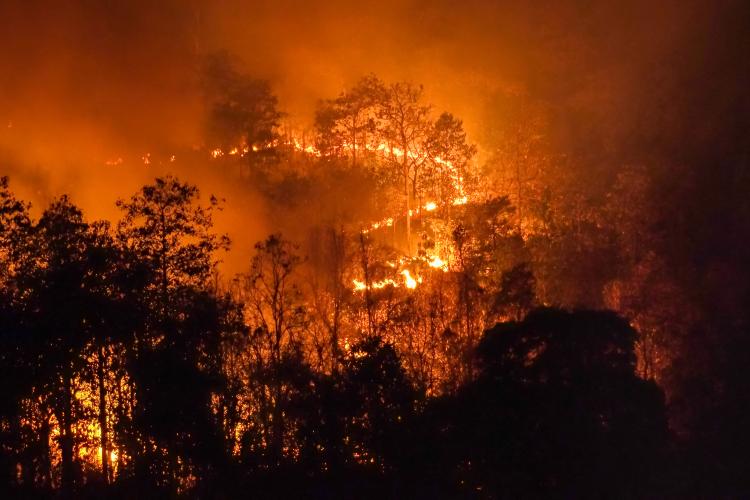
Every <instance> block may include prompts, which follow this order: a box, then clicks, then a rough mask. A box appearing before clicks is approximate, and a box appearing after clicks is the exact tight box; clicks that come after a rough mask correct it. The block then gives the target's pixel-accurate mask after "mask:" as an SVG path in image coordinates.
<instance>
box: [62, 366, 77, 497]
mask: <svg viewBox="0 0 750 500" xmlns="http://www.w3.org/2000/svg"><path fill="white" fill-rule="evenodd" d="M72 399H73V390H72V381H71V375H70V367H69V366H67V367H66V369H65V370H64V373H63V407H62V412H61V413H60V417H61V418H60V422H59V425H60V450H61V451H62V485H61V489H62V496H63V498H72V496H73V482H74V474H73V429H72V428H73V425H72V417H73V415H72V413H73V411H72V410H73V401H72Z"/></svg>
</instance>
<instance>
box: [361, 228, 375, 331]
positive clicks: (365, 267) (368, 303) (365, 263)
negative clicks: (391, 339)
mask: <svg viewBox="0 0 750 500" xmlns="http://www.w3.org/2000/svg"><path fill="white" fill-rule="evenodd" d="M359 246H360V252H361V258H362V260H361V263H362V272H363V273H364V275H365V290H364V295H365V309H366V310H367V333H368V334H369V335H372V334H373V330H374V329H375V325H374V320H373V315H372V298H371V297H370V262H369V259H368V257H367V247H366V245H365V234H364V233H359Z"/></svg>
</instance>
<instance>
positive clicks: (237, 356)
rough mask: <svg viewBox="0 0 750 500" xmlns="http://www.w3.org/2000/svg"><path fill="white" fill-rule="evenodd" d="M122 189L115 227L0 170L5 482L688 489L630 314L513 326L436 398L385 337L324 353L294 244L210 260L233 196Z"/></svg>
mask: <svg viewBox="0 0 750 500" xmlns="http://www.w3.org/2000/svg"><path fill="white" fill-rule="evenodd" d="M118 205H119V206H120V208H121V209H122V210H123V218H122V219H121V221H120V222H119V223H118V224H117V226H116V227H110V226H109V225H108V224H106V223H99V222H96V223H90V222H87V221H86V220H85V218H84V217H83V215H82V213H81V211H80V210H79V209H78V208H76V207H75V206H74V205H73V204H72V203H71V202H70V200H68V199H67V198H66V197H62V198H60V199H59V200H57V201H55V202H53V203H52V204H51V205H50V206H49V207H48V208H47V209H46V210H45V211H44V213H43V214H42V215H41V217H39V218H38V219H37V220H34V219H32V217H31V216H30V215H29V213H28V206H27V205H26V204H24V203H23V202H21V201H18V200H17V199H16V198H15V197H14V196H13V194H12V192H11V191H10V190H9V188H8V182H7V179H3V183H2V258H3V264H4V267H3V287H2V302H1V303H0V306H1V307H2V309H3V310H2V325H1V329H0V342H2V349H1V350H0V353H1V356H0V362H1V363H2V364H1V365H0V366H1V368H2V374H3V376H2V378H1V379H0V380H2V383H3V399H2V408H1V410H2V413H1V414H0V422H1V423H2V427H1V429H2V449H1V450H0V451H1V454H0V459H1V462H0V464H1V465H2V485H3V486H2V488H3V495H4V496H35V497H39V496H58V495H59V496H62V497H85V496H104V495H106V496H108V497H118V496H122V497H132V496H135V495H141V496H146V497H151V496H188V497H199V498H235V497H237V496H245V495H247V494H251V495H253V496H258V497H269V498H280V497H313V498H331V497H338V498H353V497H357V498H361V497H372V498H382V497H402V498H413V497H425V498H428V497H430V498H434V497H516V496H568V495H573V494H582V495H586V494H587V493H589V494H590V495H591V496H600V495H601V496H605V495H609V494H614V495H621V496H649V495H652V494H654V493H660V494H661V493H664V492H668V491H670V490H669V489H668V484H665V477H667V476H665V469H666V468H668V464H669V463H670V462H669V460H668V459H667V457H669V454H670V453H671V449H670V436H669V433H668V431H667V426H666V418H665V408H664V402H663V397H662V394H661V392H660V390H659V389H658V388H657V387H656V385H655V384H654V383H653V382H647V381H644V380H642V379H641V378H639V377H637V376H636V371H635V369H636V358H635V351H634V342H635V339H636V333H635V331H634V330H633V329H632V328H631V327H630V326H629V325H628V324H627V323H626V322H625V321H624V320H622V319H620V318H619V317H617V316H616V315H615V314H614V313H606V312H572V313H570V312H564V311H561V310H556V309H539V310H535V311H532V312H531V313H529V315H528V316H527V317H526V319H525V320H523V321H520V322H507V323H502V324H498V325H497V326H496V327H494V328H492V329H490V330H488V331H487V332H485V334H484V335H483V336H482V339H481V341H480V342H479V343H478V346H477V348H476V350H475V353H474V355H472V356H470V359H467V361H466V362H467V363H468V364H469V365H471V369H470V371H471V372H472V373H473V375H472V376H471V377H469V378H468V379H467V380H466V381H465V382H464V383H463V384H462V385H460V386H459V387H458V388H457V390H455V391H451V392H444V393H442V394H440V395H433V396H429V395H428V394H427V393H426V392H425V387H424V386H423V385H420V384H419V383H417V382H416V381H415V380H414V378H413V377H411V376H410V375H409V374H408V373H407V370H406V369H405V368H404V365H403V361H402V359H401V356H400V353H399V351H398V350H397V348H396V347H395V346H394V344H393V343H391V342H388V341H386V340H385V339H384V337H383V336H382V335H379V334H377V333H374V334H365V335H364V336H362V338H361V339H360V340H358V341H357V342H355V343H353V344H352V345H349V344H348V343H347V344H346V346H345V348H341V349H333V350H332V354H331V358H330V359H329V360H328V362H327V367H326V368H321V367H315V366H313V364H312V363H311V362H310V358H309V357H308V356H307V355H306V354H305V349H306V348H305V344H306V339H305V338H303V337H304V336H305V335H309V333H307V330H308V329H310V328H311V326H310V320H309V319H305V312H304V311H303V310H302V308H301V306H300V304H301V302H299V300H300V298H299V296H298V295H299V294H298V290H296V285H294V284H293V283H292V281H291V277H292V275H293V273H295V271H296V266H299V265H300V263H301V260H300V259H299V258H298V257H296V255H295V253H294V247H293V246H292V245H291V244H290V243H288V242H286V241H284V240H283V239H281V238H279V237H278V236H272V237H270V238H269V239H268V240H267V241H266V242H264V243H261V244H258V246H257V253H256V256H255V258H254V260H253V263H252V266H251V271H250V272H249V274H248V275H247V276H245V277H244V278H243V279H244V280H245V281H246V287H245V290H246V292H245V294H244V295H242V296H241V297H240V296H237V295H236V294H235V295H232V294H230V293H228V292H227V291H222V289H221V288H219V287H217V284H216V280H215V279H214V276H213V275H212V271H213V268H214V266H215V264H216V262H215V261H214V253H215V252H216V251H217V250H220V249H222V248H224V247H226V246H227V245H228V242H227V241H226V239H225V238H223V237H221V236H218V235H215V234H214V233H213V232H212V230H211V224H212V222H211V212H212V210H213V209H214V208H215V207H216V205H217V202H216V200H214V199H213V198H212V200H211V203H210V204H209V205H208V206H201V205H200V204H199V203H198V193H197V190H196V189H195V188H194V187H192V186H190V185H188V184H184V183H181V182H180V181H178V180H177V179H174V178H165V179H157V181H156V183H154V184H152V185H148V186H145V187H144V188H143V189H142V190H141V191H139V192H138V193H137V194H136V195H134V196H133V197H132V198H131V199H130V200H125V201H120V202H118ZM240 298H241V299H242V301H241V302H240ZM243 309H249V313H248V316H247V318H251V320H250V321H249V322H248V321H245V318H244V317H243ZM329 341H330V339H329ZM103 429H104V430H105V431H104V432H102V430H103ZM635 478H637V479H635Z"/></svg>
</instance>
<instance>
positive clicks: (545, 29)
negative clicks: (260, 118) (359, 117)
mask: <svg viewBox="0 0 750 500" xmlns="http://www.w3.org/2000/svg"><path fill="white" fill-rule="evenodd" d="M746 10H747V9H744V8H743V6H742V4H741V3H739V2H718V3H717V2H707V1H706V2H678V1H667V2H657V3H654V2H646V1H636V2H620V3H612V2H589V1H570V2H552V3H546V2H545V3H537V2H487V1H481V0H467V1H463V2H459V3H457V2H454V1H450V0H435V1H420V0H410V1H409V0H407V1H395V0H381V1H372V2H351V1H342V0H333V1H327V2H307V1H294V0H259V1H240V0H216V1H200V0H194V1H184V0H183V1H179V0H162V1H159V2H153V1H148V0H131V1H115V0H106V1H102V0H79V1H64V2H59V1H34V0H28V1H24V0H6V1H5V2H3V3H2V4H1V5H0V19H2V29H0V45H1V46H2V47H3V50H2V51H0V75H2V76H0V162H2V164H1V166H0V170H1V171H2V173H3V174H6V173H7V174H9V175H11V177H12V182H13V186H14V188H15V189H17V190H18V191H19V193H20V194H22V195H24V196H26V197H28V198H30V199H32V200H33V201H34V202H36V203H37V204H38V205H42V206H43V205H44V203H46V202H47V201H49V199H50V198H51V197H53V196H57V195H59V194H62V193H70V194H71V195H72V196H73V198H74V200H76V201H77V202H78V203H79V204H81V205H82V206H83V208H84V209H85V210H86V211H87V213H88V214H89V216H90V217H94V218H95V217H114V216H115V213H114V209H113V201H114V200H115V199H116V198H118V197H123V196H127V195H129V194H130V193H131V192H133V191H135V189H137V187H138V186H139V185H141V184H143V183H144V182H147V181H148V180H150V179H152V178H153V177H154V176H155V175H159V174H162V173H165V172H171V173H174V174H176V175H178V176H180V177H181V178H184V179H186V180H189V181H191V182H194V183H197V184H199V185H200V186H201V187H202V188H203V191H204V192H208V191H217V192H216V194H218V195H220V196H224V197H226V198H227V199H228V209H227V211H226V216H225V218H226V220H227V221H228V222H226V224H224V226H223V227H226V228H229V229H230V233H232V236H234V237H235V239H236V240H237V239H238V235H239V241H241V242H242V243H241V246H242V249H243V250H242V251H246V248H248V247H249V243H248V242H249V241H251V240H253V239H260V238H262V236H263V235H262V232H263V231H265V230H266V229H267V228H266V227H265V225H266V224H265V223H264V216H263V213H264V210H265V209H264V207H262V205H261V203H260V201H258V199H257V197H256V196H255V195H254V194H253V192H252V190H251V189H247V188H243V189H240V188H239V187H238V186H236V185H234V184H232V183H227V182H225V181H221V180H219V177H218V176H216V175H214V174H213V173H212V168H211V166H210V165H207V164H205V163H203V162H200V161H197V160H191V161H189V162H184V161H182V160H181V158H180V157H179V156H178V157H177V158H176V161H174V162H169V158H170V156H171V155H172V154H174V152H175V151H178V152H179V151H190V150H192V148H193V147H194V146H199V145H200V144H201V141H202V137H203V136H202V123H203V116H204V106H203V101H202V98H201V92H200V86H199V75H198V68H199V67H200V63H201V59H202V57H203V56H205V55H206V54H210V53H212V52H214V51H217V50H227V51H229V52H230V53H232V54H235V55H236V56H237V57H238V58H239V59H240V60H242V61H243V62H244V67H243V70H244V71H245V72H246V73H248V74H250V75H252V76H254V77H257V78H264V79H268V80H269V81H270V82H271V85H272V87H273V89H274V91H275V92H276V93H277V94H278V95H279V98H280V103H281V107H282V108H283V109H284V111H286V112H287V113H288V120H289V122H290V123H292V124H294V125H295V126H299V127H309V125H310V122H311V117H312V112H313V110H314V107H315V103H316V101H317V100H318V99H321V98H326V97H331V96H334V95H336V94H337V93H338V92H339V91H341V90H342V88H344V87H345V86H347V85H350V84H351V83H353V82H354V81H356V80H357V79H358V78H360V77H361V76H363V75H365V74H367V73H370V72H374V73H376V74H378V75H379V76H380V77H381V78H383V79H384V80H387V81H394V80H410V81H413V82H417V83H423V84H424V85H425V90H426V93H427V96H428V99H429V100H430V101H431V102H432V103H434V104H435V106H436V108H437V110H449V111H451V112H453V113H454V114H456V115H457V116H459V117H461V118H463V119H464V121H465V125H466V128H467V130H468V132H469V134H470V136H471V137H472V138H473V139H474V140H475V141H478V142H480V143H481V145H482V146H484V147H485V148H491V147H492V144H491V143H488V141H489V139H487V138H488V137H491V129H492V128H493V127H497V126H498V125H499V124H502V121H503V119H504V117H503V116H502V113H501V109H499V108H498V107H497V106H496V102H497V98H498V96H504V95H522V96H526V97H527V98H528V99H531V100H534V101H538V102H541V103H543V104H544V105H545V106H547V108H548V109H549V110H550V113H551V120H552V121H551V126H550V130H549V134H550V141H551V142H552V143H553V144H555V146H556V147H557V148H558V149H559V150H560V151H563V152H565V153H566V154H568V155H574V156H576V157H577V158H580V159H581V160H580V161H581V165H583V166H584V167H583V168H587V169H591V172H592V175H593V174H595V173H596V174H597V175H598V173H601V172H602V171H611V170H613V169H615V168H617V166H618V165H622V164H625V163H632V162H638V161H643V160H644V159H646V158H653V156H654V155H662V156H666V157H668V158H670V159H675V161H677V160H680V161H682V162H683V163H685V162H687V163H689V162H690V161H692V160H691V159H692V158H695V157H697V156H701V155H703V156H706V155H707V154H708V153H709V152H710V151H711V147H710V144H711V143H712V141H714V139H716V138H722V141H721V144H722V151H729V150H732V149H733V148H734V146H735V145H736V144H737V143H738V141H740V140H741V139H739V138H738V137H737V136H736V134H735V135H732V134H733V133H734V131H736V130H737V129H738V127H740V126H741V125H742V120H741V119H738V118H734V119H732V123H728V122H727V121H726V118H727V116H728V115H729V116H731V114H732V111H733V109H737V100H738V99H740V98H741V97H740V96H741V95H742V94H743V92H744V91H743V90H741V89H746V88H747V85H746V84H747V83H748V71H747V66H748V62H747V60H748V59H747V56H746V54H747V50H748V48H749V47H748V43H747V38H748V37H747V35H746V34H745V32H746V30H744V29H743V26H747V23H746V21H747V13H746V12H745V11H746ZM742 99H744V100H743V101H742V102H743V103H744V104H742V105H741V106H740V108H739V109H744V110H745V111H746V110H747V101H746V98H742ZM742 106H744V108H743V107H742ZM743 116H745V117H746V116H748V115H747V113H744V115H743ZM744 121H746V118H745V119H744ZM728 127H729V128H730V130H729V131H728V130H727V128H728ZM745 130H747V127H745ZM728 132H729V134H730V135H729V137H727V133H728ZM732 141H734V142H732ZM147 153H149V154H150V155H151V159H152V161H151V162H150V164H149V165H145V164H144V162H143V160H142V157H143V156H144V155H146V154H147ZM734 153H736V151H734V152H733V154H734ZM118 158H121V159H122V162H120V163H119V164H116V165H106V162H107V161H113V160H117V159H118ZM234 224H237V226H236V227H233V225H234ZM237 227H240V228H242V229H241V230H239V229H237Z"/></svg>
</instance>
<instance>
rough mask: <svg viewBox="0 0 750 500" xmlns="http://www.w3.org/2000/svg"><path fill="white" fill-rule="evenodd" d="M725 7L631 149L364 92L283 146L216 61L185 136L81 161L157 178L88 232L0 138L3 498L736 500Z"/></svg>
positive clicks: (561, 128)
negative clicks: (710, 79)
mask: <svg viewBox="0 0 750 500" xmlns="http://www.w3.org/2000/svg"><path fill="white" fill-rule="evenodd" d="M730 3H731V2H730ZM741 12H742V14H746V13H745V12H744V10H742V11H741ZM739 13H740V10H739V9H738V10H732V9H729V8H727V9H726V11H723V12H722V13H721V15H719V14H717V18H719V19H721V20H722V21H723V23H724V24H722V26H723V28H722V29H723V33H724V34H725V35H726V40H725V39H724V38H717V37H716V35H717V31H715V29H719V28H715V27H711V28H706V31H701V32H700V33H699V34H698V35H695V36H699V35H700V36H699V41H698V42H697V46H698V47H700V48H701V50H694V49H695V45H691V46H690V51H687V49H686V52H689V53H690V57H689V58H687V59H688V60H690V61H695V63H694V64H693V63H691V64H686V66H685V67H683V68H681V70H680V71H677V70H674V71H675V72H676V73H678V74H679V77H675V80H674V81H675V82H676V83H674V84H673V85H666V86H665V87H664V88H660V87H658V86H655V87H654V88H653V89H652V88H649V92H647V93H646V94H647V95H646V96H642V95H639V96H636V93H635V91H632V92H633V93H632V94H631V93H627V95H626V97H627V100H628V106H632V107H634V108H638V109H648V113H647V115H648V117H649V119H645V120H644V121H639V120H635V121H636V122H637V126H632V127H631V128H628V130H627V131H626V132H622V135H617V134H619V132H617V133H616V132H612V131H611V130H608V131H607V132H606V133H605V132H603V131H602V130H596V128H597V127H596V126H591V127H590V128H587V127H588V126H590V125H591V123H589V122H586V120H589V119H591V117H590V116H588V115H586V113H585V112H584V111H581V109H580V108H579V106H583V105H582V104H580V102H578V101H577V100H574V101H571V102H567V103H566V104H567V105H568V106H569V107H565V106H563V105H562V104H561V98H559V97H556V98H554V99H553V98H551V97H549V95H547V97H546V98H545V97H542V96H541V94H540V93H539V92H536V93H535V92H533V91H528V90H518V89H510V90H507V89H506V90H503V91H500V92H497V93H495V94H493V97H492V99H491V101H490V102H489V104H487V106H488V107H490V108H491V112H488V118H486V120H485V121H484V122H483V126H482V127H481V133H479V134H478V133H477V132H476V130H477V128H476V126H475V125H472V126H469V123H468V121H467V122H465V121H464V119H463V118H462V117H461V116H460V115H459V114H457V113H454V112H453V111H451V110H444V109H443V104H444V101H440V102H437V101H436V100H433V97H434V96H435V95H436V94H435V93H433V92H432V90H431V87H436V86H439V85H438V82H435V81H423V82H419V81H415V80H412V79H406V78H403V79H401V78H390V75H389V76H388V77H385V76H381V75H379V74H378V73H375V72H369V73H368V72H363V73H361V74H359V75H358V76H357V77H356V78H353V79H349V80H347V82H346V83H344V84H343V85H340V86H339V87H338V90H337V91H335V92H333V93H331V94H329V95H325V96H323V97H321V98H319V99H317V100H315V101H314V109H313V112H312V113H311V120H310V123H309V124H307V125H300V123H301V122H302V120H301V119H300V118H298V117H295V116H294V115H293V113H291V112H290V111H288V109H290V108H289V107H287V104H286V103H285V102H284V100H283V98H282V97H280V96H279V94H278V93H277V89H276V87H275V84H274V81H273V79H272V78H267V77H266V76H265V75H263V72H262V71H259V70H257V68H252V67H249V66H248V65H246V64H244V62H243V59H242V57H241V56H239V55H238V54H235V53H233V52H231V51H228V50H215V51H206V52H205V53H201V54H200V57H197V58H196V61H197V62H196V64H195V65H193V66H191V67H190V74H191V75H192V77H193V78H194V83H195V86H196V88H197V89H199V90H198V95H199V101H200V105H201V109H203V112H202V113H201V114H200V116H199V117H195V119H194V121H195V122H196V123H197V125H196V126H197V130H199V132H198V134H197V135H198V137H197V138H194V140H193V141H191V142H190V143H189V144H188V143H187V142H185V143H177V142H174V143H168V142H166V141H162V143H161V144H160V147H159V148H154V149H151V150H150V152H147V153H145V152H143V151H144V150H143V149H140V150H138V151H137V152H134V151H125V152H122V151H112V152H111V153H108V154H107V155H106V161H102V162H100V165H99V168H105V169H107V170H108V171H111V172H115V174H117V172H124V171H125V169H127V170H128V171H136V170H137V171H138V172H140V173H139V174H138V176H139V177H138V178H139V179H140V178H141V177H148V179H149V180H148V181H147V182H145V183H143V184H142V185H140V186H139V187H138V188H137V189H135V190H133V191H132V192H129V193H128V194H127V195H123V196H113V197H112V198H107V199H106V200H105V201H106V204H107V206H108V208H107V209H106V211H105V212H106V214H108V215H107V216H99V214H101V213H102V212H101V210H97V209H91V210H89V209H88V208H87V206H88V205H89V202H88V201H86V200H84V202H83V203H79V201H78V199H77V197H76V193H75V191H76V190H75V189H70V190H69V192H68V194H64V193H62V192H56V193H54V195H50V196H46V197H45V196H39V195H38V193H39V191H37V193H36V194H35V193H34V192H30V191H29V190H28V189H27V188H26V186H25V185H28V184H29V182H30V181H29V178H32V177H33V175H32V174H33V172H34V171H33V170H32V169H30V167H19V166H17V164H16V163H13V162H14V161H16V160H15V159H14V157H13V156H12V155H9V154H6V148H7V143H6V142H4V141H6V140H10V139H7V138H5V137H2V136H0V139H2V140H0V162H6V165H5V166H4V165H3V164H2V163H0V394H1V395H2V397H0V497H3V498H50V499H52V498H62V499H71V498H133V497H141V498H176V499H177V498H209V499H213V498H216V499H224V498H226V499H229V498H245V497H251V498H321V499H323V498H742V497H744V496H746V495H748V493H750V477H749V476H748V475H747V471H748V466H750V461H748V459H747V450H748V449H750V433H748V431H747V422H748V421H750V420H749V419H750V373H749V372H748V361H750V316H749V315H748V310H749V309H748V306H750V302H749V299H750V287H748V283H750V264H749V263H750V259H749V257H750V255H749V254H748V250H747V248H748V242H750V223H748V221H750V203H748V196H747V193H748V192H750V191H749V190H750V176H749V175H748V172H750V170H748V168H747V167H748V161H750V138H749V137H748V130H750V129H748V128H747V127H746V125H747V123H746V122H747V117H748V116H750V114H749V113H750V109H748V108H750V103H749V102H748V100H747V97H746V95H745V94H746V87H744V86H743V85H742V84H741V83H742V82H750V64H748V63H747V61H744V62H740V61H739V60H738V59H736V58H734V57H733V55H734V54H735V52H734V50H739V49H736V47H740V48H743V47H744V48H746V49H750V41H749V38H748V37H747V35H746V33H747V31H746V30H745V29H744V28H746V27H747V25H745V24H744V22H743V21H740V20H738V19H739V17H738V14H739ZM170 15H171V14H170ZM745 18H747V19H748V20H750V16H745V17H744V18H743V19H745ZM730 19H733V20H734V22H733V23H732V22H730ZM749 25H750V24H749ZM700 37H705V38H700ZM0 40H1V39H0ZM691 40H692V39H691ZM708 40H710V42H709V41H708ZM717 40H718V41H717ZM149 43H151V42H149ZM693 43H696V42H693ZM724 43H726V46H725V45H724ZM730 45H731V46H732V47H733V49H732V50H731V51H730V50H729V49H726V47H727V46H730ZM724 49H726V50H724ZM670 57H674V58H676V59H679V60H683V59H680V57H681V55H680V54H678V55H676V56H675V55H674V54H673V53H670ZM3 64H4V60H3V59H2V58H0V67H2V65H3ZM547 64H550V66H551V64H552V63H547ZM651 68H652V66H649V69H651ZM709 70H711V71H712V73H711V74H714V75H717V76H716V77H715V80H714V82H715V83H714V84H712V85H707V86H705V87H704V86H700V85H697V84H696V85H693V84H691V83H686V82H691V81H692V80H691V79H690V78H688V76H693V75H695V74H700V75H704V74H706V73H707V72H709V73H710V72H711V71H709ZM686 75H687V76H686ZM683 77H684V78H683ZM660 78H665V79H667V78H666V77H664V76H663V75H657V77H655V79H656V80H658V79H660ZM652 90H653V91H652ZM438 95H439V94H438ZM636 97H637V98H638V99H641V100H638V99H637V98H636ZM667 98H669V99H670V102H671V104H670V105H669V106H667V107H666V108H663V107H660V106H661V105H662V103H663V102H664V100H665V99H667ZM555 99H557V101H555ZM576 99H578V97H577V96H576ZM636 101H637V102H636ZM2 104H3V100H2V99H0V117H2V113H3V112H4V109H6V108H4V107H3V106H2ZM694 106H695V107H694ZM584 107H585V106H584ZM8 109H9V108H8ZM696 109H697V110H710V111H711V113H713V114H712V115H710V116H702V115H701V114H700V112H698V111H696ZM701 112H702V111H701ZM694 113H697V115H698V116H700V118H701V119H703V118H705V120H703V121H701V120H693V118H695V116H694ZM618 118H622V119H623V120H626V119H630V118H629V117H628V118H625V117H624V115H623V116H621V117H618ZM608 119H609V118H608ZM711 120H715V121H711ZM607 123H609V122H607ZM686 123H690V124H691V126H688V125H686ZM599 124H600V125H601V123H599ZM21 127H23V125H15V124H14V123H10V122H9V124H8V126H7V128H6V130H5V131H3V132H2V133H4V134H17V133H20V132H16V130H18V129H19V128H21ZM175 133H176V132H175ZM608 133H611V134H613V135H612V136H607V134H608ZM615 135H616V136H617V138H616V139H614V138H613V137H615ZM8 137H11V136H10V135H8ZM12 137H15V136H12ZM597 140H598V141H601V142H599V143H598V142H597ZM584 142H585V144H584ZM592 144H593V145H592ZM60 165H61V167H60V168H63V169H65V168H68V167H65V166H64V165H65V163H64V162H63V161H62V160H60ZM29 172H32V174H30V173H29ZM70 177H71V179H75V182H86V181H85V177H83V178H82V179H84V180H80V179H81V178H79V177H78V176H73V175H71V176H70ZM19 178H20V184H21V185H22V186H23V187H22V188H21V189H17V186H18V184H19V183H18V179H19ZM195 179H197V180H195ZM206 179H210V181H206ZM24 184H25V185H24ZM204 184H207V185H208V189H207V188H206V186H204ZM217 187H219V190H216V191H215V189H216V188H217ZM222 187H224V188H226V192H221V188H222ZM29 193H31V194H30V195H29ZM108 193H109V191H104V192H102V193H100V194H99V195H98V197H97V199H103V198H106V197H107V196H108ZM237 197H240V198H245V199H252V200H254V201H253V202H254V203H256V205H255V206H257V207H261V208H259V209H257V210H256V211H245V212H242V213H240V215H239V216H238V215H237V214H236V213H234V212H232V213H231V215H232V217H233V218H232V220H231V221H230V222H229V226H230V227H229V229H227V227H228V226H227V222H226V217H227V214H228V213H229V210H230V208H229V207H236V205H233V203H236V202H235V200H236V198H237ZM243 207H244V205H243ZM232 210H235V208H232ZM91 213H94V214H96V215H94V216H92V215H91ZM109 214H112V215H109ZM260 220H262V224H261V223H260V222H259V221H260ZM258 227H262V228H263V230H264V231H265V235H264V236H263V237H260V238H256V235H257V228H258ZM267 229H270V230H267ZM230 233H231V234H230ZM251 239H252V240H253V242H254V244H253V245H245V244H244V242H246V241H248V240H251ZM236 240H237V241H239V242H240V244H239V245H238V244H237V243H236ZM256 241H257V242H256ZM237 262H239V263H240V264H239V265H236V263H237Z"/></svg>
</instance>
